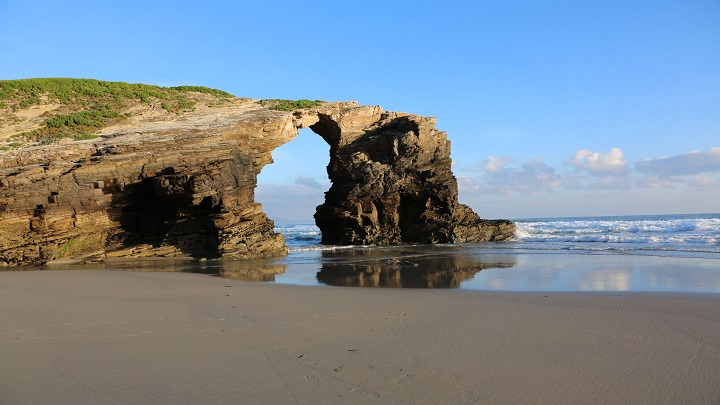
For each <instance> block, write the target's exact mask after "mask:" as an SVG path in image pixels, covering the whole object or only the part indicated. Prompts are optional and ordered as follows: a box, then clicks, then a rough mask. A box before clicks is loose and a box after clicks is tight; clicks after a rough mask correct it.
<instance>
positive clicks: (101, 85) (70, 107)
mask: <svg viewBox="0 0 720 405" xmlns="http://www.w3.org/2000/svg"><path fill="white" fill-rule="evenodd" d="M190 92H195V93H205V94H210V95H212V96H215V97H216V98H218V99H221V100H223V99H224V100H228V99H231V98H233V97H234V96H233V95H232V94H229V93H226V92H224V91H221V90H216V89H211V88H208V87H203V86H177V87H160V86H151V85H147V84H131V83H124V82H106V81H102V80H94V79H66V78H41V79H22V80H0V109H4V108H10V110H11V111H13V112H15V111H18V110H22V109H26V108H28V107H31V106H33V105H40V104H44V103H59V104H61V105H63V106H64V107H65V108H64V110H66V111H65V112H66V113H57V114H54V115H50V116H48V117H47V118H46V119H45V121H44V122H43V127H42V128H41V129H37V130H35V131H31V132H26V133H23V134H19V135H18V136H16V137H18V138H24V139H26V140H33V141H35V142H39V143H41V144H49V143H53V142H55V141H57V140H59V139H60V138H63V137H69V138H72V139H88V138H93V137H94V135H93V132H95V131H96V130H97V129H99V128H102V127H103V126H105V125H106V124H107V123H108V121H109V120H111V119H116V118H122V117H123V116H127V113H126V112H125V111H124V110H126V109H127V108H128V105H129V103H132V102H140V103H153V102H158V103H160V106H161V107H162V108H163V109H165V110H167V111H169V112H174V113H180V112H182V111H188V110H192V109H193V108H194V106H195V104H196V101H195V100H193V99H192V98H190V97H188V96H187V95H188V94H187V93H190Z"/></svg>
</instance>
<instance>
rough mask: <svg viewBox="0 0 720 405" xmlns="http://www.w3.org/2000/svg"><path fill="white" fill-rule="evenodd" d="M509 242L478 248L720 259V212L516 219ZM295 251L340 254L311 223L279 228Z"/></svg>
mask: <svg viewBox="0 0 720 405" xmlns="http://www.w3.org/2000/svg"><path fill="white" fill-rule="evenodd" d="M514 222H515V224H516V226H517V232H516V237H515V238H514V239H513V240H512V241H509V242H503V243H490V244H477V245H475V246H474V247H475V248H476V249H478V250H481V251H488V250H492V251H498V252H504V251H514V252H517V251H527V252H535V253H542V252H546V253H549V252H552V251H565V252H573V251H574V252H585V253H590V252H596V253H601V252H605V253H614V254H633V255H657V256H667V257H701V258H703V257H707V258H720V213H717V214H685V215H636V216H615V217H575V218H570V217H568V218H530V219H516V220H514ZM275 232H279V233H281V234H283V235H284V236H285V241H286V243H287V245H288V248H289V249H290V251H291V252H293V251H307V250H335V249H338V247H336V246H322V245H320V237H321V234H320V229H319V228H317V227H316V226H315V225H311V224H289V225H283V226H278V227H277V228H275Z"/></svg>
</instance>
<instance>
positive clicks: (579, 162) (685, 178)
mask: <svg viewBox="0 0 720 405" xmlns="http://www.w3.org/2000/svg"><path fill="white" fill-rule="evenodd" d="M623 156H624V154H623V151H622V150H621V149H620V148H612V149H610V151H607V152H595V151H590V150H587V149H578V150H576V151H575V152H574V153H572V154H571V156H570V157H569V159H568V160H567V161H566V162H565V163H566V165H565V167H559V168H556V167H552V166H549V165H547V164H546V163H545V161H544V159H543V158H542V157H540V158H534V159H528V160H527V161H526V162H525V163H523V164H521V165H516V164H514V159H513V158H512V157H511V156H489V157H487V158H486V159H485V160H484V161H481V162H478V163H476V164H475V166H474V167H473V168H472V169H470V170H465V171H464V172H465V175H464V176H459V179H458V180H459V184H460V187H461V189H462V190H464V191H467V192H470V193H480V192H482V193H493V194H506V195H507V194H518V193H519V194H529V195H536V194H538V193H543V192H557V191H560V190H626V189H645V188H648V189H649V188H681V187H696V188H697V187H717V186H718V185H720V147H713V148H711V149H709V150H707V151H703V152H690V153H683V154H678V155H673V156H663V157H659V158H649V159H645V160H643V161H640V162H637V163H635V164H634V165H631V164H630V163H628V162H627V161H625V160H624V157H623Z"/></svg>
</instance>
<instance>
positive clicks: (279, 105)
mask: <svg viewBox="0 0 720 405" xmlns="http://www.w3.org/2000/svg"><path fill="white" fill-rule="evenodd" d="M324 103H325V101H322V100H315V101H313V100H306V99H302V100H283V99H279V98H272V99H267V100H261V101H260V104H262V105H263V106H265V107H267V108H268V109H270V110H278V111H295V110H299V109H302V108H311V107H317V106H319V105H321V104H324Z"/></svg>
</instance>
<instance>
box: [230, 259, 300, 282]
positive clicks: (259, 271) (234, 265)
mask: <svg viewBox="0 0 720 405" xmlns="http://www.w3.org/2000/svg"><path fill="white" fill-rule="evenodd" d="M286 269H287V264H277V263H243V262H231V263H227V262H225V263H223V266H222V268H221V269H220V271H219V272H218V276H220V277H225V278H233V279H236V280H243V281H275V276H277V275H278V274H285V270H286Z"/></svg>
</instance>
